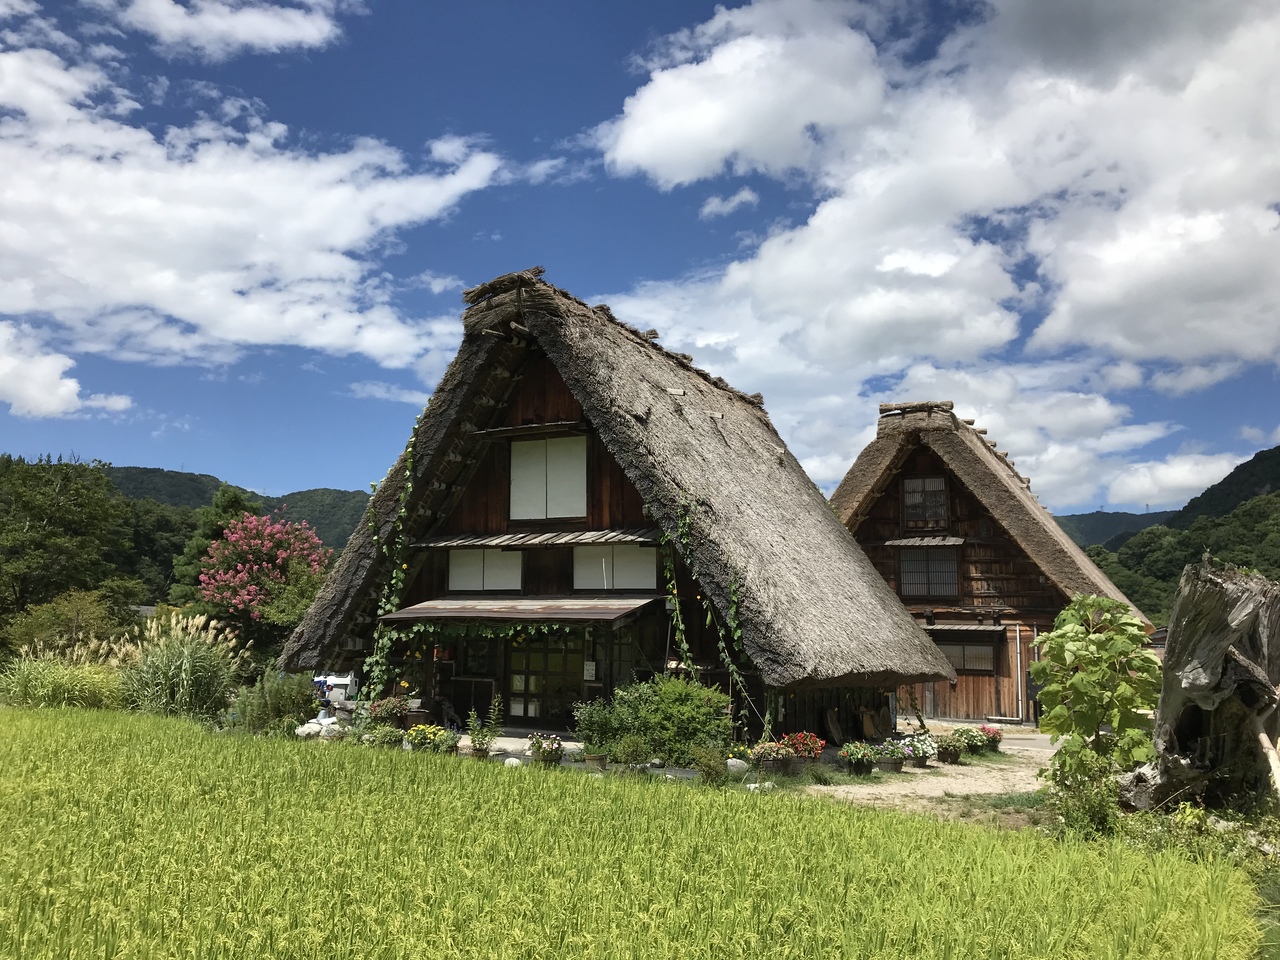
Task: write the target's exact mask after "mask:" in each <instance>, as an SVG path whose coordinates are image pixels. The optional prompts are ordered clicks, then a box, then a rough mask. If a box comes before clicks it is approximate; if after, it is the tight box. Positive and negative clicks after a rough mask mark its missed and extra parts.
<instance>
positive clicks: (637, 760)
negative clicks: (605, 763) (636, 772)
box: [609, 733, 652, 767]
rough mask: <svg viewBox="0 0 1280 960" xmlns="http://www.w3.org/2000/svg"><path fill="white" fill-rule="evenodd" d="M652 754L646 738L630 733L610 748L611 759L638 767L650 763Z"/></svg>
mask: <svg viewBox="0 0 1280 960" xmlns="http://www.w3.org/2000/svg"><path fill="white" fill-rule="evenodd" d="M651 752H652V751H650V749H649V742H648V741H647V740H645V738H644V737H642V736H639V735H638V734H634V733H629V734H627V735H626V736H625V737H621V738H619V740H618V742H617V743H615V744H614V745H613V746H612V747H611V748H610V750H609V759H610V760H614V761H616V762H618V763H625V764H627V765H628V766H631V767H638V766H641V765H643V764H645V763H648V762H649V759H650V754H651Z"/></svg>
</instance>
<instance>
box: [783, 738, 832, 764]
mask: <svg viewBox="0 0 1280 960" xmlns="http://www.w3.org/2000/svg"><path fill="white" fill-rule="evenodd" d="M781 742H782V743H785V744H786V745H787V746H788V747H790V748H791V749H792V750H794V751H795V755H796V760H799V761H801V762H804V763H812V762H813V761H814V760H817V759H818V758H819V757H820V756H822V750H823V748H824V747H826V745H827V741H825V740H823V739H822V738H821V737H819V736H818V735H817V734H816V733H808V732H807V731H801V732H800V733H788V734H785V735H784V736H783V737H782V740H781Z"/></svg>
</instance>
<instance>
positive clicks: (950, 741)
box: [938, 733, 968, 763]
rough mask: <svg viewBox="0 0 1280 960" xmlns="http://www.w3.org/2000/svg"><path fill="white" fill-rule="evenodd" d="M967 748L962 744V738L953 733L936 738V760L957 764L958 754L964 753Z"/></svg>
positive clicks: (958, 760)
mask: <svg viewBox="0 0 1280 960" xmlns="http://www.w3.org/2000/svg"><path fill="white" fill-rule="evenodd" d="M967 749H968V746H967V745H966V744H965V742H964V738H963V737H958V736H956V735H955V734H954V733H947V734H944V735H943V736H941V737H938V759H939V760H941V761H942V762H943V763H959V762H960V754H962V753H964V752H965V751H966V750H967Z"/></svg>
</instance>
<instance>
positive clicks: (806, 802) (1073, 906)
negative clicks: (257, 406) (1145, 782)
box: [0, 710, 1259, 960]
mask: <svg viewBox="0 0 1280 960" xmlns="http://www.w3.org/2000/svg"><path fill="white" fill-rule="evenodd" d="M3 724H4V729H5V732H6V735H5V737H3V738H0V769H4V770H5V771H6V777H5V778H4V779H3V780H0V823H3V824H4V825H5V842H4V843H3V844H0V890H3V891H4V892H5V895H4V896H0V957H10V956H12V957H23V958H28V957H30V958H41V957H101V958H119V960H123V958H126V957H130V958H132V957H155V958H169V957H184V958H189V960H233V958H234V960H239V958H255V960H313V958H315V957H316V956H318V955H321V954H322V955H323V956H324V957H325V960H357V958H358V960H392V958H413V960H436V958H440V960H444V958H448V960H455V958H460V960H471V958H477V960H478V958H496V960H515V958H559V957H574V958H589V960H614V958H628V960H650V958H654V960H656V958H667V957H680V958H682V960H683V958H695V960H698V958H706V960H711V958H716V960H722V958H727V960H734V958H748V957H750V958H755V957H761V956H768V957H770V958H775V957H777V958H783V960H793V958H794V960H798V958H806V957H859V958H868V960H898V958H904V957H911V958H919V960H945V958H951V960H961V958H963V960H997V958H1000V960H1015V958H1016V960H1023V958H1055V960H1056V958H1066V960H1086V958H1088V960H1093V958H1102V960H1121V958H1124V960H1147V958H1149V960H1182V958H1188V960H1189V958H1209V957H1212V958H1216V960H1246V958H1249V957H1251V956H1252V955H1253V953H1254V951H1255V949H1256V947H1257V944H1258V942H1259V932H1258V927H1257V925H1256V923H1255V921H1254V918H1253V914H1254V911H1255V910H1256V907H1257V902H1258V899H1257V894H1256V891H1255V890H1254V889H1253V887H1252V886H1251V885H1250V883H1249V881H1248V879H1247V877H1246V876H1245V874H1244V873H1243V872H1241V871H1240V870H1238V869H1236V868H1234V867H1232V866H1231V865H1229V864H1227V863H1223V862H1221V861H1218V860H1212V861H1206V862H1203V863H1195V862H1191V861H1189V860H1188V859H1187V858H1185V857H1183V856H1181V855H1178V854H1175V853H1151V852H1144V851H1140V850H1134V849H1132V848H1130V847H1128V846H1126V845H1124V844H1123V843H1120V842H1115V841H1105V842H1099V843H1086V842H1083V841H1080V840H1076V839H1071V838H1068V839H1067V840H1065V841H1061V842H1058V841H1054V840H1053V839H1051V838H1048V837H1045V836H1041V835H1037V834H1035V833H1032V832H1030V831H1023V832H1012V831H997V830H993V829H987V828H982V827H973V826H967V825H964V824H958V823H944V822H940V821H937V820H934V819H930V818H924V817H915V816H910V815H907V814H901V813H894V812H890V811H880V810H871V809H866V808H858V807H853V806H849V805H845V804H836V803H831V802H829V801H827V800H823V799H818V798H813V797H805V796H799V795H777V794H772V795H762V794H748V793H743V792H738V791H730V790H719V791H713V790H702V789H697V788H695V787H691V786H684V785H681V784H672V783H667V782H663V781H661V780H650V779H649V778H641V777H606V778H601V779H597V778H593V777H587V776H579V775H575V774H573V773H572V772H569V771H564V770H551V769H547V770H544V769H537V768H534V767H529V766H527V767H518V768H514V769H509V768H506V767H503V766H500V765H498V764H488V763H477V762H474V761H471V760H466V761H463V760H457V759H453V758H450V757H443V756H439V755H436V754H429V753H422V752H408V751H398V750H397V751H392V750H386V751H383V750H345V749H343V748H341V747H336V746H333V745H326V744H321V743H309V742H308V743H304V742H299V741H296V740H284V739H263V738H250V737H215V736H210V735H209V734H208V733H207V732H205V731H204V730H203V729H202V728H201V727H200V726H199V725H197V724H194V723H190V722H187V721H184V720H180V719H168V718H157V717H149V716H139V715H136V714H127V713H107V714H102V715H101V717H100V718H95V722H94V723H92V724H85V723H83V722H81V720H80V719H79V718H78V717H76V716H75V715H73V714H72V713H71V712H67V713H62V712H57V711H40V712H36V711H30V712H22V711H13V710H6V711H4V712H3ZM86 757H91V758H92V760H93V762H92V763H86V762H85V758H86ZM86 825H91V826H92V829H89V828H87V827H86Z"/></svg>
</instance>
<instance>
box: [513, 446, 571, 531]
mask: <svg viewBox="0 0 1280 960" xmlns="http://www.w3.org/2000/svg"><path fill="white" fill-rule="evenodd" d="M586 515H587V438H586V437H554V438H552V439H548V440H514V441H512V443H511V519H512V520H549V519H552V518H557V517H585V516H586Z"/></svg>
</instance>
